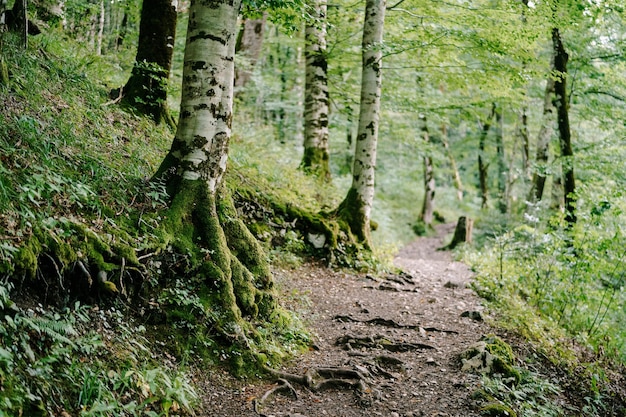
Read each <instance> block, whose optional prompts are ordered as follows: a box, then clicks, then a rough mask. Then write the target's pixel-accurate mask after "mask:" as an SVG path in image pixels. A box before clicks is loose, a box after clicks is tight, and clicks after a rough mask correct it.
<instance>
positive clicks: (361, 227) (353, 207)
mask: <svg viewBox="0 0 626 417" xmlns="http://www.w3.org/2000/svg"><path fill="white" fill-rule="evenodd" d="M336 215H337V217H338V218H339V219H340V221H339V225H340V226H342V225H343V227H341V228H342V229H343V230H346V231H350V232H351V233H352V235H354V237H355V238H356V240H357V242H359V243H361V244H362V245H363V247H364V248H365V249H368V250H369V249H371V248H372V238H371V234H370V224H369V219H366V218H365V215H364V214H363V202H362V201H361V200H360V199H359V196H358V195H357V192H356V190H355V189H354V188H350V191H348V194H347V195H346V198H345V199H344V200H343V201H342V202H341V204H340V205H339V207H338V208H337V212H336ZM342 221H343V222H345V223H342ZM346 226H347V227H346Z"/></svg>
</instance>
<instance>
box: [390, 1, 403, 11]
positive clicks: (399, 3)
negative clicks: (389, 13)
mask: <svg viewBox="0 0 626 417" xmlns="http://www.w3.org/2000/svg"><path fill="white" fill-rule="evenodd" d="M402 3H404V0H400V1H399V2H397V3H396V4H394V5H393V6H389V7H387V10H393V9H395V8H396V7H398V6H399V5H401V4H402Z"/></svg>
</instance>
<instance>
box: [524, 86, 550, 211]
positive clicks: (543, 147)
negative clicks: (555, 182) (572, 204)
mask: <svg viewBox="0 0 626 417" xmlns="http://www.w3.org/2000/svg"><path fill="white" fill-rule="evenodd" d="M553 94H554V78H553V77H552V76H549V77H548V79H547V80H546V88H545V93H544V100H543V115H542V119H541V127H540V129H539V133H538V134H537V150H536V157H535V160H536V165H537V166H536V168H535V172H534V173H533V180H532V185H531V189H530V195H529V198H528V200H529V201H530V202H533V203H535V202H539V201H541V199H542V198H543V190H544V188H545V184H546V170H547V165H548V154H549V150H550V139H552V134H553V133H554V129H553V127H552V126H553V124H554V120H553V116H554V105H553V103H552V96H553Z"/></svg>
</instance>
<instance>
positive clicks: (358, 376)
mask: <svg viewBox="0 0 626 417" xmlns="http://www.w3.org/2000/svg"><path fill="white" fill-rule="evenodd" d="M265 370H266V371H267V372H268V373H270V374H272V375H274V376H275V377H277V378H278V382H279V385H278V386H276V387H274V388H272V389H271V390H269V391H267V392H266V393H265V394H263V396H262V397H261V398H260V399H259V400H258V401H254V404H253V405H254V411H255V412H256V413H257V414H259V415H260V416H263V415H264V414H261V412H260V411H259V408H260V407H261V406H263V404H264V403H265V401H267V399H268V398H269V397H270V396H271V395H273V394H274V393H276V392H278V391H284V390H288V391H290V392H291V393H292V394H293V396H294V397H295V398H296V399H297V393H296V391H295V389H294V388H293V386H291V384H290V382H293V383H297V384H299V385H302V386H303V387H304V388H306V389H308V390H309V391H311V392H320V391H323V390H326V389H331V388H337V389H350V390H354V391H355V393H356V394H357V395H358V396H359V402H360V403H361V404H363V405H367V404H371V399H370V398H368V396H371V395H372V394H376V393H378V391H377V390H372V389H371V388H370V387H369V385H370V381H369V378H368V377H370V376H371V373H370V372H369V371H368V370H367V368H365V367H363V366H355V369H352V368H341V367H329V368H311V369H309V370H307V371H306V372H305V373H304V374H303V375H296V374H291V373H288V372H283V371H278V370H276V369H271V368H268V367H265ZM377 373H379V372H377Z"/></svg>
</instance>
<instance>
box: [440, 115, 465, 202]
mask: <svg viewBox="0 0 626 417" xmlns="http://www.w3.org/2000/svg"><path fill="white" fill-rule="evenodd" d="M441 142H442V143H443V148H444V150H445V151H446V155H447V156H448V161H449V162H450V167H451V168H452V179H453V180H454V188H456V198H457V200H459V201H463V182H462V181H461V174H459V169H458V168H457V166H456V160H455V159H454V155H452V150H451V149H450V144H449V143H448V129H447V127H446V125H445V124H442V125H441Z"/></svg>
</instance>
